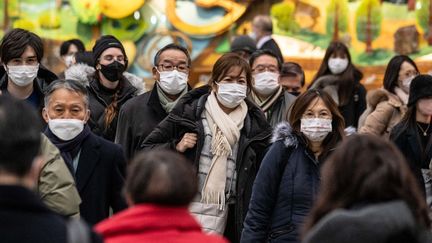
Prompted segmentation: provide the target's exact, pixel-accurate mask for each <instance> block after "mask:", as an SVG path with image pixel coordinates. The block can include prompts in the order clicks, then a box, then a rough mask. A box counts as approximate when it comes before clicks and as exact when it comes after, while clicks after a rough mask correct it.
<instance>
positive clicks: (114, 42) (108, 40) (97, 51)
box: [93, 35, 128, 68]
mask: <svg viewBox="0 0 432 243" xmlns="http://www.w3.org/2000/svg"><path fill="white" fill-rule="evenodd" d="M111 47H115V48H119V49H120V50H121V52H122V53H123V55H124V56H125V66H126V67H127V65H128V60H127V56H126V51H125V49H124V47H123V45H122V43H121V42H120V41H119V40H118V39H117V38H115V37H114V36H112V35H104V36H101V38H99V39H98V40H97V41H96V43H95V45H94V46H93V59H94V65H95V68H96V65H97V64H98V63H99V57H100V55H101V54H102V52H104V51H105V50H106V49H108V48H111Z"/></svg>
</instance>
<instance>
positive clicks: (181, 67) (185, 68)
mask: <svg viewBox="0 0 432 243" xmlns="http://www.w3.org/2000/svg"><path fill="white" fill-rule="evenodd" d="M157 67H160V68H161V70H162V71H173V70H174V69H176V70H177V71H179V72H182V73H187V72H189V66H188V65H187V64H179V65H172V64H168V63H165V64H159V65H157Z"/></svg>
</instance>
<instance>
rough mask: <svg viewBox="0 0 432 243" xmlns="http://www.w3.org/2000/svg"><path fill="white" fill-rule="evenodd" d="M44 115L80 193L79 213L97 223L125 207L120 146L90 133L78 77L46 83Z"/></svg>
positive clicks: (48, 133)
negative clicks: (48, 84)
mask: <svg viewBox="0 0 432 243" xmlns="http://www.w3.org/2000/svg"><path fill="white" fill-rule="evenodd" d="M42 115H43V118H44V119H45V121H46V122H47V123H48V126H47V128H46V130H45V135H46V136H47V137H48V138H49V139H50V140H51V142H52V143H53V144H54V145H55V146H56V147H57V148H58V149H59V150H60V152H61V156H62V157H63V159H64V160H65V162H66V164H67V166H68V168H69V170H70V172H71V174H72V175H74V178H75V182H76V185H77V189H78V192H79V194H80V196H81V200H82V203H81V205H80V212H81V217H83V218H84V219H85V220H86V221H87V222H88V223H90V224H96V223H98V222H99V221H101V220H103V219H105V218H107V217H108V216H109V212H110V207H111V208H112V209H113V211H114V212H118V211H120V210H123V209H124V208H126V201H125V199H124V198H123V196H122V192H121V190H122V187H123V183H124V175H125V171H124V170H125V164H126V162H125V158H124V156H123V151H122V149H121V147H120V146H118V145H115V144H113V143H111V142H109V141H107V140H105V139H103V138H101V137H99V136H96V135H95V134H93V132H92V131H91V130H90V128H89V126H88V125H87V121H88V120H89V117H90V110H89V97H88V95H87V90H86V88H85V87H84V86H83V85H81V84H80V83H79V82H78V81H73V80H57V81H55V82H53V83H52V84H51V85H50V86H48V88H47V90H46V96H45V108H44V109H43V111H42Z"/></svg>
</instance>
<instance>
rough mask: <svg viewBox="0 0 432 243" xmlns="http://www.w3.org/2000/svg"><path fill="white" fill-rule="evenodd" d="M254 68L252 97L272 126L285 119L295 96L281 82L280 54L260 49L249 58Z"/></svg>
mask: <svg viewBox="0 0 432 243" xmlns="http://www.w3.org/2000/svg"><path fill="white" fill-rule="evenodd" d="M249 64H250V66H251V68H252V75H253V89H252V92H251V95H250V96H251V98H252V100H253V101H255V103H256V104H257V105H258V106H259V107H260V108H261V109H262V111H263V112H264V114H265V115H266V117H267V121H268V122H269V123H270V125H271V126H272V127H275V126H276V125H277V124H278V123H280V122H281V121H283V120H285V119H286V117H287V114H288V110H289V107H290V106H291V104H292V103H293V102H294V100H295V98H296V97H295V96H294V95H292V94H290V93H288V92H286V91H285V89H284V88H283V87H282V86H281V85H280V84H279V75H280V69H281V66H282V63H281V60H279V58H278V56H277V55H276V54H274V53H273V52H271V51H269V50H258V51H256V52H254V53H253V54H252V56H251V57H250V59H249Z"/></svg>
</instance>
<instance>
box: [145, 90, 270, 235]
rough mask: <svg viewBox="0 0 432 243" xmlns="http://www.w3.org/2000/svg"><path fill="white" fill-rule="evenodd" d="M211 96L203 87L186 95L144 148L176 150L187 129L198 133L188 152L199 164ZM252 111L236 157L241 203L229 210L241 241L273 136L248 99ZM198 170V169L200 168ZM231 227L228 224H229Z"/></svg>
mask: <svg viewBox="0 0 432 243" xmlns="http://www.w3.org/2000/svg"><path fill="white" fill-rule="evenodd" d="M208 95H209V90H208V88H199V89H195V90H192V91H190V92H189V93H187V94H186V95H185V96H183V97H182V98H181V99H180V100H179V102H178V103H177V105H176V106H175V108H174V109H173V110H172V112H171V113H170V114H169V115H168V116H167V117H166V118H165V119H164V120H163V121H162V122H161V123H160V124H159V125H158V126H157V127H156V128H155V129H154V131H153V132H152V133H151V134H150V135H149V136H148V137H147V138H146V140H145V141H144V142H143V144H142V145H141V148H142V149H145V150H150V149H154V148H167V149H171V150H175V147H176V144H177V143H178V142H179V141H180V140H181V138H182V137H183V135H184V134H185V133H187V132H192V133H196V134H198V141H197V144H196V146H195V147H194V148H193V149H189V150H186V152H185V153H184V155H185V156H186V157H187V158H188V159H189V160H190V161H191V162H193V163H194V165H195V166H197V167H198V166H199V160H200V156H201V150H202V146H203V143H204V128H203V124H202V121H201V114H202V112H203V111H204V109H205V103H206V100H207V97H208ZM246 103H247V106H248V113H247V115H246V118H245V121H244V126H243V129H242V130H241V135H240V140H239V149H238V154H237V160H236V172H237V185H236V192H237V197H236V198H237V202H236V204H235V206H234V212H229V215H228V221H229V222H228V224H231V223H230V222H232V224H233V228H231V229H230V230H233V231H234V232H233V234H234V235H232V236H231V235H230V236H229V237H230V238H231V239H230V240H231V241H232V242H238V241H239V239H240V233H241V230H242V228H243V220H244V217H245V216H246V213H247V210H248V206H249V200H250V195H251V193H252V184H253V181H254V180H255V176H256V173H257V172H258V168H259V166H260V164H261V159H262V157H263V155H264V151H265V149H266V147H267V145H268V142H269V139H270V136H271V127H270V125H269V124H268V123H267V122H266V119H265V117H264V114H263V113H262V111H261V110H260V109H259V108H258V107H257V106H255V105H254V104H253V103H252V102H250V101H249V100H246ZM197 171H198V170H197ZM227 228H228V227H227Z"/></svg>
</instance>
